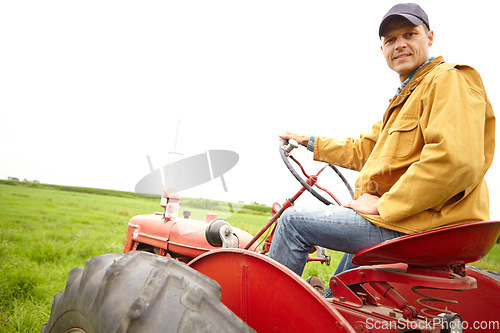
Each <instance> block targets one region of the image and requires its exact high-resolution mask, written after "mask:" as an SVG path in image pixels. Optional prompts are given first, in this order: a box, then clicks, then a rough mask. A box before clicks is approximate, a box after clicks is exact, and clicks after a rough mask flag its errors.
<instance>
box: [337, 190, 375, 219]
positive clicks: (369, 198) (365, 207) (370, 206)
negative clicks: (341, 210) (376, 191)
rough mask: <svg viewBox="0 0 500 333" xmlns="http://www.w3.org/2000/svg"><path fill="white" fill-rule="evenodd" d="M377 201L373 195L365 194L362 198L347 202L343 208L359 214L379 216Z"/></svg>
mask: <svg viewBox="0 0 500 333" xmlns="http://www.w3.org/2000/svg"><path fill="white" fill-rule="evenodd" d="M379 199H380V198H379V197H377V196H375V195H372V194H368V193H365V194H363V195H362V196H360V197H359V198H358V199H357V200H352V201H349V202H348V203H346V204H344V205H343V206H344V207H347V208H352V209H354V210H355V211H357V212H358V213H360V214H367V215H379V212H378V208H377V203H378V200H379Z"/></svg>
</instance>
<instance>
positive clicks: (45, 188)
mask: <svg viewBox="0 0 500 333" xmlns="http://www.w3.org/2000/svg"><path fill="white" fill-rule="evenodd" d="M196 202H198V204H197V203H196ZM200 202H201V200H198V201H196V200H194V199H191V200H189V199H187V200H185V201H182V202H181V211H182V210H183V209H186V210H190V211H192V214H193V215H192V218H197V219H203V218H204V216H205V213H206V212H208V211H207V210H206V209H205V208H202V207H195V206H200V205H199V203H200ZM209 203H210V202H209ZM205 207H208V206H207V205H205ZM160 210H161V207H159V200H158V199H154V198H144V197H140V196H138V195H136V194H134V193H128V192H119V191H108V190H96V189H85V188H76V187H61V186H52V185H43V184H32V183H22V182H8V181H0V332H39V331H40V328H41V326H42V325H43V323H44V322H45V321H47V319H48V317H49V315H50V308H51V303H52V298H53V297H54V295H55V294H56V293H58V292H59V291H61V290H63V289H64V287H65V284H66V278H67V275H68V272H69V271H70V270H71V269H72V268H74V267H78V266H83V265H85V262H86V261H87V259H89V258H90V257H93V256H97V255H101V254H105V253H121V252H122V251H123V243H124V240H125V235H126V230H127V223H128V221H129V219H130V218H131V217H132V216H134V215H138V214H149V213H153V212H155V211H160ZM266 210H267V208H265V207H262V206H253V207H252V206H247V207H245V208H244V209H241V210H240V211H239V212H237V213H236V214H232V215H230V214H229V213H227V212H222V211H221V212H217V213H218V214H219V216H228V215H230V217H228V221H229V222H230V223H231V224H232V225H233V226H236V227H239V228H241V229H244V230H247V231H248V232H250V233H252V234H255V233H256V232H257V231H258V230H259V229H260V228H261V226H263V225H264V224H265V222H267V220H268V219H269V217H270V214H266V213H265V211H266ZM329 253H330V255H332V265H331V266H330V267H327V266H325V265H321V264H320V263H311V264H308V266H307V268H306V271H305V272H304V275H303V277H304V278H306V277H308V276H311V275H317V276H319V277H320V278H321V279H322V280H323V281H324V282H326V281H328V279H329V276H330V274H332V272H333V271H334V270H335V267H336V265H337V263H338V261H339V260H340V258H341V253H337V252H333V251H330V252H329ZM475 265H476V266H478V267H480V268H483V269H490V270H496V271H500V246H499V245H496V246H495V248H494V250H493V251H492V252H491V253H490V254H489V255H488V256H487V257H486V258H484V259H483V260H481V261H479V262H477V263H475Z"/></svg>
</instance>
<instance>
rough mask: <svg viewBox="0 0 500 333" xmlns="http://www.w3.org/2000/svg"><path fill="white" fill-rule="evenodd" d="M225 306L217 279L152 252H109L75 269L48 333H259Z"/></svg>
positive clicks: (56, 304)
mask: <svg viewBox="0 0 500 333" xmlns="http://www.w3.org/2000/svg"><path fill="white" fill-rule="evenodd" d="M253 331H254V330H253V329H252V328H250V327H249V326H248V325H247V324H246V323H245V322H244V321H242V320H241V319H240V318H238V317H237V316H236V315H235V314H234V313H233V312H231V310H229V309H228V308H227V307H226V306H225V305H224V304H222V303H221V288H220V286H219V284H217V283H216V282H215V281H214V280H212V279H210V278H208V277H207V276H205V275H202V274H201V273H199V272H197V271H195V270H194V269H192V268H190V267H188V266H187V265H186V264H183V263H181V262H179V261H176V260H174V259H169V258H165V257H160V256H158V255H154V254H151V253H146V252H129V253H126V254H105V255H102V256H98V257H94V258H91V259H89V260H88V261H87V263H86V264H85V267H84V268H82V267H78V268H74V269H72V270H71V271H70V273H69V275H68V281H67V283H66V289H65V290H63V291H61V292H60V293H58V294H57V295H55V296H54V300H53V302H52V310H51V314H50V318H49V320H48V321H47V322H46V323H45V324H44V326H43V327H42V333H56V332H57V333H59V332H87V333H100V332H102V333H111V332H141V333H142V332H155V333H156V332H190V333H191V332H253Z"/></svg>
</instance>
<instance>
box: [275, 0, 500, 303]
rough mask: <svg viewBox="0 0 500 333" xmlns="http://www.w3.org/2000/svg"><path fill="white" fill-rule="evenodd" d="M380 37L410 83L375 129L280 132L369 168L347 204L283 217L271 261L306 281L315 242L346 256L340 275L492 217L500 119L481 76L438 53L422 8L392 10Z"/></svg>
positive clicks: (335, 159)
mask: <svg viewBox="0 0 500 333" xmlns="http://www.w3.org/2000/svg"><path fill="white" fill-rule="evenodd" d="M379 37H380V40H381V43H382V45H381V49H382V53H383V55H384V57H385V59H386V61H387V65H388V66H389V68H391V69H392V70H394V71H395V72H396V73H397V74H398V75H399V78H400V80H401V86H400V87H399V88H398V90H397V94H396V95H395V96H394V97H393V98H392V100H391V101H390V104H389V106H388V108H387V111H386V112H385V114H384V115H383V118H382V120H380V121H379V122H377V123H375V125H374V126H373V128H372V132H371V133H363V134H361V136H360V137H359V139H351V138H349V139H346V140H344V141H341V140H337V139H332V138H326V137H322V136H311V135H305V134H301V133H296V132H285V133H284V134H282V135H280V137H281V138H282V139H294V140H296V141H297V142H298V143H299V144H302V145H304V146H306V147H307V148H308V149H309V150H310V151H312V152H314V159H315V160H318V161H323V162H327V163H331V164H335V165H338V166H340V167H344V168H348V169H353V170H357V171H359V175H358V178H357V180H356V188H355V194H354V200H353V201H351V202H349V203H347V204H345V205H344V206H343V207H342V206H333V205H331V206H328V207H327V208H323V209H307V208H294V207H292V208H290V209H288V210H286V211H285V212H284V214H283V215H282V217H281V218H280V220H279V222H278V226H277V229H276V231H275V235H274V239H273V243H272V245H271V249H270V253H269V256H270V257H271V258H273V259H275V260H277V261H278V262H280V263H282V264H284V265H285V266H287V267H288V268H290V269H291V270H293V271H294V272H295V273H297V274H299V275H301V274H302V272H303V270H304V265H305V263H306V261H307V258H308V253H309V252H310V251H311V249H312V247H313V246H314V245H319V246H322V247H326V248H329V249H333V250H337V251H342V252H344V253H345V254H344V257H343V258H342V260H341V262H340V264H339V266H338V268H337V271H336V272H335V274H337V273H340V272H342V271H344V270H347V269H351V268H354V267H356V266H354V265H353V264H352V263H351V259H352V256H353V255H352V254H355V253H357V252H358V251H360V250H363V249H365V248H368V247H371V246H374V245H376V244H379V243H381V242H384V241H386V240H389V239H392V238H396V237H400V236H403V235H405V234H414V233H418V232H422V231H425V230H430V229H434V228H438V227H442V226H446V225H451V224H459V223H465V222H475V221H485V220H488V219H489V198H488V188H487V186H486V182H485V180H484V175H485V173H486V171H487V170H488V168H489V167H490V165H491V163H492V160H493V155H494V147H495V145H494V138H495V117H494V114H493V109H492V106H491V104H490V102H489V100H488V97H487V95H486V92H485V89H484V86H483V83H482V80H481V77H480V75H479V74H478V73H477V72H476V70H474V69H473V68H471V67H469V66H466V65H460V64H450V63H446V62H445V61H444V59H443V57H441V56H440V57H436V58H434V57H430V55H429V49H430V47H431V46H432V44H433V42H434V32H433V31H432V30H430V25H429V20H428V17H427V14H426V13H425V12H424V11H423V10H422V9H421V8H420V6H418V5H417V4H398V5H396V6H394V7H392V8H391V9H390V10H389V11H388V12H387V14H386V15H385V16H384V17H383V19H382V22H381V24H380V27H379ZM327 292H328V291H327ZM327 292H325V296H328V294H327Z"/></svg>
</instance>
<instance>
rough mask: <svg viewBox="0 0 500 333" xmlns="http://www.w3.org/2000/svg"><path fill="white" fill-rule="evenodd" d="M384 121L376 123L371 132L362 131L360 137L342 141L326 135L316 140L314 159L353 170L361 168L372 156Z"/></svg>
mask: <svg viewBox="0 0 500 333" xmlns="http://www.w3.org/2000/svg"><path fill="white" fill-rule="evenodd" d="M381 124H382V121H379V122H377V123H375V125H373V127H372V132H371V133H362V134H361V136H360V137H359V139H357V140H354V139H351V138H349V139H347V140H345V141H340V140H337V139H331V138H326V137H316V139H315V140H314V160H316V161H321V162H326V163H330V164H335V165H338V166H340V167H342V168H346V169H351V170H357V171H359V170H361V168H362V167H363V165H364V163H365V162H366V160H367V159H368V157H369V156H370V154H371V152H372V150H373V147H375V144H376V143H377V139H378V137H379V135H380V128H381Z"/></svg>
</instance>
